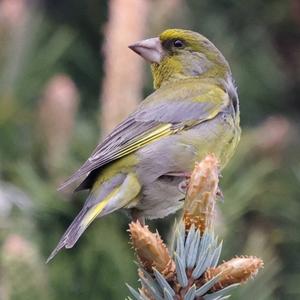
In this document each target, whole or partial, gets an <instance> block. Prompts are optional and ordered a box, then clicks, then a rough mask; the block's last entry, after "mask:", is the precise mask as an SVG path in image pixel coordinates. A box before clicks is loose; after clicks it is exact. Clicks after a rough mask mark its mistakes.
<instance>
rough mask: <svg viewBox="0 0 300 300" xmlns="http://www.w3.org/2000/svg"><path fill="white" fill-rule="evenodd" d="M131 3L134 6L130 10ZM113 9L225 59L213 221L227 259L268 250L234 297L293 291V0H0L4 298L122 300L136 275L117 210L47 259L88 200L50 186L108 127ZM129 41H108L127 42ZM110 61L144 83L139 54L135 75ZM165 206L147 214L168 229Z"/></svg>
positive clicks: (296, 195) (298, 87)
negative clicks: (223, 129)
mask: <svg viewBox="0 0 300 300" xmlns="http://www.w3.org/2000/svg"><path fill="white" fill-rule="evenodd" d="M125 2H126V6H127V10H124V3H125ZM122 5H123V6H122ZM131 5H132V7H131ZM137 5H140V6H144V8H143V7H139V8H138V10H141V9H142V8H143V9H144V10H143V14H141V15H139V14H136V15H134V12H135V11H137V9H136V8H135V9H134V8H133V6H137ZM118 10H119V13H120V15H117V12H118ZM127 13H128V16H127V15H126V14H127ZM114 14H115V15H116V16H115V17H113V16H114ZM145 15H147V18H146V19H142V20H138V18H143V16H145ZM122 16H123V17H125V19H126V20H127V19H130V20H132V22H133V24H134V23H135V22H137V24H141V22H142V24H144V29H143V30H144V31H143V30H141V31H140V32H139V34H140V35H143V36H142V37H150V36H153V35H156V34H159V32H160V31H161V30H162V29H165V28H168V27H174V26H177V27H184V28H189V29H192V30H195V31H198V32H201V33H202V34H204V35H206V36H207V37H208V38H209V39H211V40H212V41H213V42H214V43H215V44H216V45H217V47H218V48H219V49H220V50H221V51H222V52H223V53H224V55H225V57H226V58H227V59H228V61H229V62H230V65H231V67H232V71H233V74H234V77H235V80H236V83H237V86H238V92H239V96H240V105H241V124H242V127H243V136H242V141H241V143H240V146H239V149H238V153H237V154H236V155H235V157H234V159H233V160H232V161H231V163H230V164H229V166H228V167H227V168H226V170H225V171H224V173H223V178H222V180H221V186H222V189H223V192H224V195H225V202H224V204H220V205H219V206H220V213H219V216H218V230H217V231H218V234H219V236H220V238H222V239H224V246H223V254H222V258H223V259H229V258H231V257H232V256H234V255H236V254H237V255H241V254H245V255H257V256H260V257H262V258H263V259H264V261H265V268H264V270H263V271H262V272H261V273H260V274H259V276H258V277H257V278H256V279H255V281H253V282H251V283H248V284H247V285H245V286H243V287H242V288H239V289H238V290H237V291H236V292H235V294H234V295H233V297H232V298H233V299H249V300H250V299H259V300H262V299H299V298H300V285H299V282H300V255H299V253H300V234H299V232H300V140H299V135H300V128H299V117H300V101H299V100H300V99H299V94H300V29H299V28H300V3H299V1H298V0H290V1H282V0H270V1H259V0H253V1H244V0H226V1H223V0H221V1H209V0H201V1H199V0H191V1H181V0H172V1H167V0H165V1H158V0H151V1H150V0H143V1H142V0H138V1H134V0H128V1H125V0H124V1H123V3H122V1H120V0H119V1H117V0H111V1H100V0H98V1H97V0H86V1H71V0H65V1H57V0H51V1H50V0H49V1H39V2H35V1H26V0H2V1H0V44H1V47H0V299H1V300H2V299H3V300H11V299H16V300H17V299H25V300H26V299H30V300H33V299H49V300H50V299H51V300H58V299H64V300H68V299H73V300H76V299H78V300H82V299H90V300H96V299H97V300H101V299H124V298H125V296H126V295H128V294H129V293H128V291H127V288H126V287H125V284H124V283H125V282H128V283H130V284H131V285H133V286H137V283H136V278H137V276H136V266H135V264H134V263H133V260H134V257H133V254H132V251H131V249H130V246H129V245H128V235H127V233H126V229H127V224H128V218H127V217H126V216H125V215H123V214H122V213H116V214H114V215H112V216H108V217H105V218H104V219H101V220H98V221H97V222H95V223H94V224H93V225H92V226H91V227H90V228H89V229H88V230H87V232H86V233H85V234H84V236H83V237H82V238H81V239H80V242H79V243H78V245H76V247H74V249H72V250H70V251H63V252H62V253H60V254H59V255H58V256H57V258H55V260H54V261H53V262H51V264H49V265H45V259H46V257H47V256H48V255H49V253H50V252H51V250H52V249H53V248H54V246H55V245H56V243H57V241H58V239H59V238H60V236H61V235H62V234H63V232H64V230H65V229H66V228H67V226H68V225H69V223H70V222H71V221H72V219H73V218H74V216H75V215H76V213H77V212H78V211H79V209H80V207H81V205H82V203H83V201H84V199H85V194H83V195H82V194H79V195H73V196H70V195H64V194H61V193H58V192H56V187H57V186H58V184H59V182H61V181H62V180H63V179H64V178H66V177H67V176H68V175H70V174H71V172H73V171H74V170H75V169H76V168H77V167H79V166H80V164H81V163H82V162H83V161H84V160H85V159H86V158H87V157H88V155H89V154H90V152H91V151H92V150H93V147H94V146H95V145H96V143H97V142H98V140H99V138H100V137H101V130H102V132H103V131H104V130H103V128H102V127H103V126H104V125H105V124H104V123H103V121H102V120H103V111H104V112H106V113H107V110H105V107H102V108H103V109H102V113H101V106H102V105H101V104H102V103H104V102H102V101H99V99H103V97H102V96H103V94H102V90H103V87H104V86H105V84H107V82H105V78H106V77H105V76H108V72H107V71H106V69H105V68H107V65H105V61H106V55H109V53H108V52H109V51H107V50H106V51H102V49H103V42H104V41H105V40H106V41H110V40H113V38H112V37H111V36H110V35H109V34H110V33H111V32H115V34H116V35H120V36H121V37H122V36H126V32H129V31H128V29H127V28H125V27H123V28H119V29H118V28H117V30H115V31H106V30H105V29H106V28H107V27H108V26H110V25H109V24H110V22H111V21H112V20H119V19H122ZM135 18H136V19H135ZM114 24H115V23H114ZM111 26H113V25H112V24H111ZM137 27H139V26H137ZM115 29H116V28H115ZM109 32H110V33H109ZM105 33H106V37H105ZM126 42H127V41H126ZM131 42H135V41H131ZM126 45H127V44H125V46H124V47H118V46H117V45H116V49H114V51H119V52H114V53H119V54H120V56H121V57H122V55H123V54H124V55H127V54H126V53H129V50H128V49H127V48H126ZM130 59H131V60H132V61H133V62H134V61H138V60H139V59H140V58H138V57H136V56H134V55H133V54H132V58H130ZM112 61H114V60H112ZM109 67H111V66H109ZM114 67H115V68H116V70H117V71H116V72H118V70H122V71H124V70H125V71H126V69H128V75H127V76H129V77H130V76H138V77H139V78H140V77H141V78H143V80H140V81H138V84H139V86H138V87H137V86H134V87H132V86H130V85H129V86H128V85H127V83H126V81H125V82H124V83H121V85H116V86H115V88H116V89H117V88H119V87H120V86H122V84H123V88H122V89H123V90H122V91H120V92H119V93H120V94H122V93H124V89H125V88H127V87H128V89H131V88H135V89H136V88H138V89H140V90H141V92H142V93H143V94H144V95H146V94H148V93H150V92H151V90H152V82H151V78H150V72H149V67H148V68H147V67H146V65H141V73H137V74H131V73H130V72H131V70H130V67H129V65H127V64H125V65H120V66H114ZM138 68H139V67H138ZM138 68H137V70H139V69H138ZM144 68H145V70H146V71H145V73H143V69H144ZM143 74H144V75H143ZM145 74H146V75H145ZM103 80H104V81H103ZM131 85H132V84H131ZM117 92H118V90H117ZM101 95H102V96H101ZM137 100H140V99H133V100H132V101H137ZM106 101H109V100H106ZM133 103H135V102H133ZM120 107H121V110H122V109H123V108H122V104H121V105H119V107H115V109H116V110H117V109H119V110H120ZM115 121H119V120H115ZM103 124H104V125H103ZM173 219H174V216H173V217H169V218H167V219H166V220H160V221H157V222H152V223H151V226H153V227H157V228H158V230H159V231H160V232H161V233H162V235H163V236H164V237H165V238H166V239H167V238H168V232H169V229H170V228H171V225H172V223H173Z"/></svg>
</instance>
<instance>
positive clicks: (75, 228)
mask: <svg viewBox="0 0 300 300" xmlns="http://www.w3.org/2000/svg"><path fill="white" fill-rule="evenodd" d="M86 212H87V209H86V208H83V209H82V210H81V211H80V213H79V214H78V215H77V217H76V218H75V219H74V221H73V222H72V223H71V225H70V226H69V227H68V229H67V230H66V232H65V233H64V235H63V236H62V238H61V239H60V241H59V243H58V244H57V246H56V247H55V249H54V250H53V251H52V252H51V254H50V255H49V257H48V258H47V261H46V263H48V262H49V261H50V260H52V259H53V258H54V256H56V254H57V253H58V252H59V251H60V250H61V249H63V248H72V247H73V245H74V244H75V243H76V241H75V237H76V236H78V233H79V231H81V230H80V228H81V227H82V226H81V223H82V220H83V219H84V216H85V214H86ZM79 237H80V235H79V236H78V238H77V240H78V239H79Z"/></svg>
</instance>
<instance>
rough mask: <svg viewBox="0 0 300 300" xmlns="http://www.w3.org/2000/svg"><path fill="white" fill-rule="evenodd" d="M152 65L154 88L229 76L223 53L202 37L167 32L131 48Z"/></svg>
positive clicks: (189, 32)
mask: <svg viewBox="0 0 300 300" xmlns="http://www.w3.org/2000/svg"><path fill="white" fill-rule="evenodd" d="M129 48H130V49H132V50H133V51H134V52H136V53H137V54H139V55H140V56H142V57H143V58H144V59H145V60H147V61H148V62H150V63H151V69H152V74H153V78H154V87H155V88H159V87H160V86H162V85H164V84H166V83H168V82H171V81H175V80H180V79H186V78H191V77H208V78H209V77H220V78H224V77H226V75H227V74H228V73H230V68H229V65H228V63H227V61H226V60H225V58H224V57H223V55H222V53H221V52H220V51H219V50H218V49H217V48H216V47H215V46H214V45H213V43H212V42H210V41H209V40H208V39H207V38H205V37H204V36H203V35H201V34H199V33H197V32H193V31H190V30H183V29H167V30H165V31H164V32H162V33H161V34H160V36H159V37H155V38H150V39H147V40H143V41H140V42H137V43H135V44H133V45H130V46H129Z"/></svg>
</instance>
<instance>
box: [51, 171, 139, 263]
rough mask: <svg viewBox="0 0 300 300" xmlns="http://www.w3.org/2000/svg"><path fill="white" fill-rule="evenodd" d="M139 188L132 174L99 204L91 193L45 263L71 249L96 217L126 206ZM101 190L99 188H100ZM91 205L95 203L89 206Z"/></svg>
mask: <svg viewBox="0 0 300 300" xmlns="http://www.w3.org/2000/svg"><path fill="white" fill-rule="evenodd" d="M140 188H141V186H140V185H139V183H138V181H137V179H136V177H135V176H134V175H133V174H127V176H126V177H125V180H124V179H123V182H122V183H121V184H120V185H117V186H114V188H113V189H112V190H111V192H110V193H109V194H108V195H107V196H106V197H105V198H104V199H103V200H101V201H100V202H96V201H95V199H96V198H97V196H96V195H97V193H96V194H94V193H91V194H90V197H89V199H88V200H87V202H86V205H85V206H84V207H83V209H82V210H81V211H80V212H79V214H78V215H77V217H76V218H75V219H74V221H73V222H72V223H71V225H70V226H69V228H68V229H67V231H66V232H65V234H64V235H63V236H62V238H61V239H60V241H59V243H58V245H57V246H56V248H55V249H54V250H53V251H52V253H51V254H50V256H49V257H48V259H47V263H48V262H49V261H50V260H51V259H52V258H53V257H54V256H55V255H56V254H57V253H58V252H59V251H60V250H61V249H62V248H67V249H69V248H72V247H73V246H74V245H75V243H76V242H77V241H78V239H79V238H80V236H81V235H82V234H83V232H84V231H85V230H86V229H87V227H88V226H89V225H90V224H91V223H92V222H93V220H94V219H95V218H96V217H97V216H104V215H106V214H109V213H111V212H113V211H115V210H117V209H119V208H121V207H124V206H126V205H127V204H128V203H129V202H130V201H132V200H133V199H134V198H135V197H136V196H137V195H138V193H139V191H140ZM100 190H101V187H100ZM95 197H96V198H95ZM91 203H96V204H94V205H91Z"/></svg>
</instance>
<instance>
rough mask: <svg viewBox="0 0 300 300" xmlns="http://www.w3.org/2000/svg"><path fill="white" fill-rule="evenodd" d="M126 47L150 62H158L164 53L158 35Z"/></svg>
mask: <svg viewBox="0 0 300 300" xmlns="http://www.w3.org/2000/svg"><path fill="white" fill-rule="evenodd" d="M128 47H129V48H130V49H131V50H133V51H134V52H135V53H137V54H138V55H140V56H141V57H143V58H144V59H145V60H147V61H149V62H150V63H157V64H159V63H160V62H161V60H162V58H163V57H164V55H165V51H164V50H163V48H162V46H161V42H160V39H159V38H158V37H156V38H151V39H147V40H143V41H140V42H137V43H135V44H133V45H130V46H128Z"/></svg>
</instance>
